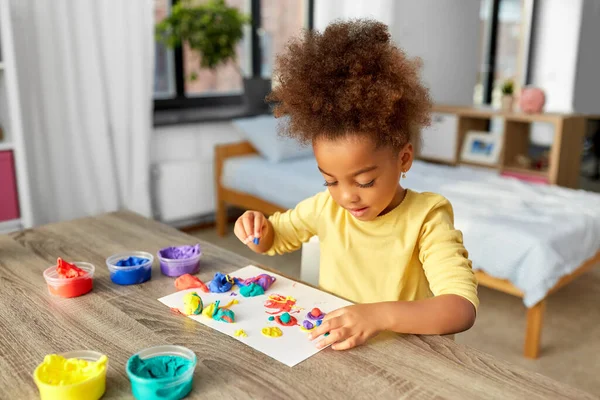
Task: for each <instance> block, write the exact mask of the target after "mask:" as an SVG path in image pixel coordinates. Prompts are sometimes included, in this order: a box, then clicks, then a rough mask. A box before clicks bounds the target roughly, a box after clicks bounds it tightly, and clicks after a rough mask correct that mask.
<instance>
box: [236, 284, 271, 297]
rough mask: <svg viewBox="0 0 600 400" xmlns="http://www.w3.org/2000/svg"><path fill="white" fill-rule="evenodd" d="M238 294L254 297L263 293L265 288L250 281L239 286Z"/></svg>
mask: <svg viewBox="0 0 600 400" xmlns="http://www.w3.org/2000/svg"><path fill="white" fill-rule="evenodd" d="M240 294H241V295H242V296H244V297H254V296H260V295H263V294H265V290H264V289H263V287H262V286H260V285H258V284H256V283H251V284H249V285H247V286H242V287H241V288H240Z"/></svg>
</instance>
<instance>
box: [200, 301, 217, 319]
mask: <svg viewBox="0 0 600 400" xmlns="http://www.w3.org/2000/svg"><path fill="white" fill-rule="evenodd" d="M214 313H215V303H210V304H209V305H207V306H206V307H204V310H203V311H202V315H204V316H205V317H207V318H212V317H213V314H214Z"/></svg>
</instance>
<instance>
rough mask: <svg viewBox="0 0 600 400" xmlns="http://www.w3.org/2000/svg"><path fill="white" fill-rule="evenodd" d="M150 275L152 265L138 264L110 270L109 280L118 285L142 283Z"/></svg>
mask: <svg viewBox="0 0 600 400" xmlns="http://www.w3.org/2000/svg"><path fill="white" fill-rule="evenodd" d="M151 277H152V266H150V265H148V266H143V267H142V266H140V267H137V268H128V269H124V270H118V269H117V270H114V271H110V280H111V281H113V282H114V283H116V284H118V285H135V284H138V283H144V282H146V281H147V280H149V279H150V278H151Z"/></svg>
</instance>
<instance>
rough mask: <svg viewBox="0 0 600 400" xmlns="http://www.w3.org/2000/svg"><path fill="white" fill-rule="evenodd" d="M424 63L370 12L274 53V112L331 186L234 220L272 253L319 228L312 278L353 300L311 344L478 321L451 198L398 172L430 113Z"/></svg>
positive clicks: (458, 327)
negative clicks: (416, 187) (281, 207)
mask: <svg viewBox="0 0 600 400" xmlns="http://www.w3.org/2000/svg"><path fill="white" fill-rule="evenodd" d="M419 66H420V65H419V64H418V62H416V61H413V60H410V59H408V58H407V57H406V55H405V54H404V52H403V51H402V50H400V49H399V48H398V47H396V46H395V45H394V44H393V43H392V42H391V40H390V35H389V33H388V30H387V27H386V26H385V25H384V24H382V23H379V22H374V21H369V20H357V21H351V22H339V23H334V24H332V25H330V26H328V27H327V29H325V31H324V32H323V33H318V32H313V31H308V32H305V33H304V35H303V37H302V38H300V39H296V40H294V41H292V42H290V44H289V45H288V47H287V51H286V52H285V53H284V54H282V55H280V56H279V57H278V60H277V69H276V76H277V80H278V82H279V85H278V86H277V87H276V88H275V89H274V90H273V92H272V93H271V94H270V95H269V97H268V100H269V101H272V102H274V103H275V108H274V113H275V116H277V117H280V116H283V115H287V116H289V124H287V125H286V126H285V127H283V129H284V131H283V133H284V134H287V135H288V136H291V137H293V138H296V139H298V140H299V141H300V142H302V143H310V144H312V146H313V149H314V154H315V158H316V160H317V164H318V167H319V171H321V174H323V178H324V179H325V186H327V189H328V190H326V191H324V192H322V193H319V194H317V195H315V196H313V197H311V198H308V199H306V200H303V201H302V202H300V203H299V204H298V205H297V206H296V208H294V209H293V210H288V211H287V212H285V213H276V214H274V215H272V216H271V217H269V218H268V219H267V218H265V216H264V215H263V214H262V213H260V212H257V211H247V212H245V213H244V214H243V215H242V216H241V217H240V218H239V219H238V220H237V222H236V225H235V229H234V231H235V234H236V236H237V237H238V238H239V239H240V240H241V241H242V242H243V243H245V244H246V245H248V246H249V247H250V248H251V249H252V250H253V251H255V252H257V253H266V254H269V255H274V254H282V253H284V252H290V251H294V250H297V249H299V248H300V247H301V245H302V243H303V242H306V241H307V240H309V239H310V237H311V236H313V235H317V236H318V237H319V241H320V247H321V260H320V276H319V285H320V286H321V287H322V288H323V289H325V290H326V291H329V292H331V293H333V294H336V295H338V296H340V297H343V298H346V299H348V300H350V301H352V302H354V303H356V305H352V306H350V307H345V308H342V309H339V310H336V311H333V312H331V313H329V314H328V315H327V316H326V318H325V319H324V322H323V323H322V324H321V326H319V327H318V328H316V329H315V330H314V331H312V332H311V334H310V338H311V339H314V338H317V337H320V335H322V334H324V333H326V332H330V335H328V336H326V337H323V339H322V340H321V341H319V343H317V346H318V347H324V346H327V345H329V344H332V348H333V349H336V350H342V349H349V348H351V347H354V346H357V345H359V344H362V343H364V342H365V341H366V340H367V339H369V338H370V337H372V336H374V335H376V334H377V333H379V332H381V331H384V330H389V331H394V332H399V333H414V334H452V333H457V332H461V331H464V330H467V329H469V328H470V327H471V326H472V325H473V323H474V322H475V315H476V309H477V306H478V298H477V283H476V280H475V276H474V274H473V271H472V269H471V262H470V261H469V259H468V253H467V251H466V250H465V248H464V246H463V242H462V234H461V233H460V231H458V230H456V229H455V228H454V225H453V224H454V222H453V219H454V217H453V211H452V207H451V205H450V204H449V203H448V201H447V200H446V199H445V198H443V197H442V196H440V195H437V194H432V193H417V192H413V191H411V190H410V189H405V188H403V187H402V186H401V184H400V183H399V181H400V178H401V177H402V176H404V175H405V174H406V173H407V172H408V171H409V170H410V167H411V165H412V161H413V146H412V144H411V142H413V141H414V140H415V139H416V138H415V134H416V133H417V132H418V131H419V130H420V128H422V127H423V126H426V125H427V124H429V118H430V116H429V113H430V109H431V100H430V98H429V93H428V90H427V89H426V88H425V87H424V86H423V85H422V84H421V82H420V80H419V74H418V70H419ZM256 243H258V244H256Z"/></svg>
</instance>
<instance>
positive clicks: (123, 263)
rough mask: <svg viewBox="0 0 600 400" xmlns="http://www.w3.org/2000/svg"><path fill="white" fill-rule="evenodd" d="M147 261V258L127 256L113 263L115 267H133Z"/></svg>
mask: <svg viewBox="0 0 600 400" xmlns="http://www.w3.org/2000/svg"><path fill="white" fill-rule="evenodd" d="M147 262H148V259H147V258H141V257H129V258H123V259H122V260H119V261H117V263H116V264H115V265H116V266H117V267H135V266H136V265H143V264H146V263H147Z"/></svg>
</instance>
